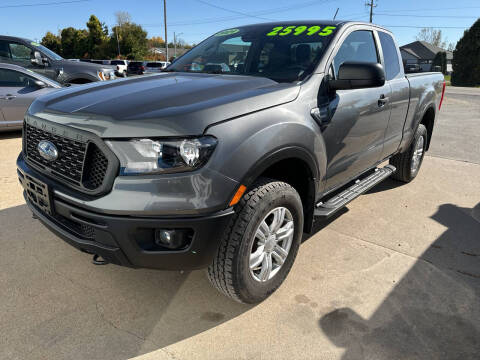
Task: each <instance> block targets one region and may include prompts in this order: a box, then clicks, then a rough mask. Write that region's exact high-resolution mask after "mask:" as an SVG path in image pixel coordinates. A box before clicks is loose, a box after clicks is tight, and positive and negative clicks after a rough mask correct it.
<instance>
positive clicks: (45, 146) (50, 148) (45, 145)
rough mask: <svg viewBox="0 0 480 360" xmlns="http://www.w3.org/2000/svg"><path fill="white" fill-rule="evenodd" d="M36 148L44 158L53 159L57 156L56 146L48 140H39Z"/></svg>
mask: <svg viewBox="0 0 480 360" xmlns="http://www.w3.org/2000/svg"><path fill="white" fill-rule="evenodd" d="M37 150H38V153H39V154H40V156H41V157H43V158H44V159H45V160H48V161H53V160H56V159H57V158H58V149H57V147H56V146H55V145H54V144H53V143H51V142H50V141H48V140H41V141H40V142H39V143H38V145H37Z"/></svg>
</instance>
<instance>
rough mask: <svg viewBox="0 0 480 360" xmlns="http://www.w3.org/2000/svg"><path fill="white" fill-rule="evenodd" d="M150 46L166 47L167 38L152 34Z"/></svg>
mask: <svg viewBox="0 0 480 360" xmlns="http://www.w3.org/2000/svg"><path fill="white" fill-rule="evenodd" d="M148 46H149V47H150V48H154V47H157V48H158V47H164V46H165V40H163V38H162V37H161V36H152V37H151V38H150V39H148Z"/></svg>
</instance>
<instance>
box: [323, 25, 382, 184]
mask: <svg viewBox="0 0 480 360" xmlns="http://www.w3.org/2000/svg"><path fill="white" fill-rule="evenodd" d="M347 61H356V62H370V63H372V62H374V63H375V62H377V63H380V56H379V51H378V46H377V44H376V40H375V36H374V34H373V32H372V31H369V30H356V31H353V32H351V33H349V34H348V35H347V36H346V37H345V38H344V40H343V42H342V44H341V45H340V47H339V48H338V51H337V53H336V55H335V57H334V59H333V61H332V63H331V66H330V76H336V74H338V69H339V67H340V65H341V64H342V63H344V62H347ZM390 91H391V90H390V86H389V85H388V84H386V85H384V86H382V87H376V88H367V89H354V90H338V91H336V93H335V94H334V95H332V96H331V97H330V98H329V101H328V104H326V106H327V107H328V114H329V116H330V119H329V123H328V125H327V126H326V127H325V128H324V130H323V137H324V140H325V143H326V148H327V159H328V162H327V164H328V166H327V184H326V190H329V189H332V188H335V187H337V186H339V185H342V184H344V183H346V182H348V181H349V180H351V179H353V178H355V177H356V176H357V175H359V174H360V173H362V172H363V171H365V170H366V169H368V168H369V167H372V166H374V165H375V164H376V163H377V162H378V161H379V160H380V157H381V154H382V149H383V141H384V134H385V130H386V127H387V125H388V117H389V105H388V98H389V96H390Z"/></svg>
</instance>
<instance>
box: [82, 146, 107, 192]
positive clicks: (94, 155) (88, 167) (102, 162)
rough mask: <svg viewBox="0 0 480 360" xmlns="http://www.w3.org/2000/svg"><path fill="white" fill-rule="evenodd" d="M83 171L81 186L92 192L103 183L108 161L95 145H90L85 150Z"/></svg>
mask: <svg viewBox="0 0 480 360" xmlns="http://www.w3.org/2000/svg"><path fill="white" fill-rule="evenodd" d="M86 159H87V161H86V164H85V170H84V172H83V174H84V175H83V186H85V187H86V188H87V189H90V190H94V189H96V188H98V187H99V186H100V185H102V183H103V179H104V178H105V174H106V173H107V168H108V159H107V158H106V157H105V155H103V152H102V151H101V150H100V149H99V148H98V147H97V145H95V144H93V143H90V144H89V146H88V150H87V156H86Z"/></svg>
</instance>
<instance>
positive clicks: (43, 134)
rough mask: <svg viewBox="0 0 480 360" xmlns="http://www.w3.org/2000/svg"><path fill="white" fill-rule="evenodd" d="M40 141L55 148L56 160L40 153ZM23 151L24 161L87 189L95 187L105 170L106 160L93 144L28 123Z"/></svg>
mask: <svg viewBox="0 0 480 360" xmlns="http://www.w3.org/2000/svg"><path fill="white" fill-rule="evenodd" d="M42 140H47V141H50V142H52V143H53V144H54V145H55V146H56V147H57V149H58V154H59V156H58V159H56V160H54V161H48V160H46V159H44V158H43V157H41V156H40V154H39V152H38V150H37V146H38V143H39V142H40V141H42ZM25 153H26V156H27V160H29V161H31V162H33V163H34V164H35V165H37V166H39V167H41V168H42V169H45V170H48V171H49V173H50V174H52V175H53V176H56V177H57V178H60V179H61V180H64V181H65V182H67V183H69V184H73V185H75V186H77V187H80V188H83V189H87V190H95V189H97V188H99V187H100V186H101V185H102V184H103V182H104V179H105V175H106V173H107V169H108V159H107V157H106V156H105V155H104V154H103V152H102V151H101V150H100V149H99V148H98V146H97V145H95V143H93V142H81V141H77V140H73V139H70V138H67V137H62V136H60V135H55V134H52V133H50V132H47V131H43V130H42V129H39V128H37V127H35V126H32V125H29V124H25Z"/></svg>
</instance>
